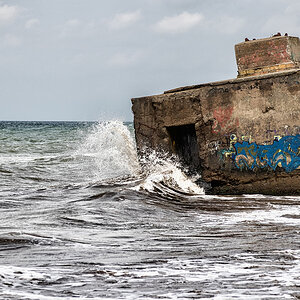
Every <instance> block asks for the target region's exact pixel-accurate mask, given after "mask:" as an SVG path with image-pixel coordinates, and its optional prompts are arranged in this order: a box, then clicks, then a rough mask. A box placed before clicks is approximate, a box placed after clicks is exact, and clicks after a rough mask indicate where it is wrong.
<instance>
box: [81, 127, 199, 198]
mask: <svg viewBox="0 0 300 300" xmlns="http://www.w3.org/2000/svg"><path fill="white" fill-rule="evenodd" d="M77 153H80V154H81V155H82V156H83V157H84V158H85V159H87V160H89V163H90V171H91V173H93V175H94V176H95V177H96V178H97V180H98V181H100V182H105V181H109V182H110V184H111V183H112V181H114V182H115V183H116V184H117V183H118V182H119V181H121V180H124V178H125V177H126V178H130V179H131V180H135V181H136V180H138V185H136V186H135V187H133V188H134V189H135V190H137V191H140V190H143V191H148V192H153V191H162V190H164V189H168V191H169V192H172V191H174V192H181V193H187V194H204V190H203V189H202V188H201V187H199V186H198V185H197V184H195V182H194V180H195V178H191V177H188V176H187V175H186V174H185V172H184V169H183V167H182V166H181V164H180V163H179V161H178V159H176V157H174V156H173V157H172V156H170V155H167V154H166V153H159V152H156V151H154V150H149V149H147V150H146V151H144V154H143V156H142V157H141V158H140V160H139V159H138V155H137V151H136V146H135V141H134V136H133V133H131V132H130V130H129V128H128V126H126V125H124V124H123V123H122V122H120V121H110V122H103V123H98V124H97V125H95V126H94V127H93V128H92V130H91V132H90V134H89V135H88V136H87V138H86V139H85V141H84V142H83V143H82V145H81V146H80V148H79V150H78V151H77ZM86 163H87V162H86Z"/></svg>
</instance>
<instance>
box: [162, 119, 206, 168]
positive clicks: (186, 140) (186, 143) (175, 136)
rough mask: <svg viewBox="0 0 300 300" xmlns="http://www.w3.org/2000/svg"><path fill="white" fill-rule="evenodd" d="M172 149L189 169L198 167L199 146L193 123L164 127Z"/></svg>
mask: <svg viewBox="0 0 300 300" xmlns="http://www.w3.org/2000/svg"><path fill="white" fill-rule="evenodd" d="M166 128H167V131H168V133H169V136H170V142H171V145H172V150H173V152H175V153H176V154H177V155H178V156H179V158H180V159H181V160H182V162H183V163H184V164H185V165H186V166H188V167H189V169H190V170H191V171H196V170H199V169H200V159H199V148H198V142H197V135H196V130H195V124H186V125H180V126H169V127H166Z"/></svg>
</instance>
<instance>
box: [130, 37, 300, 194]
mask: <svg viewBox="0 0 300 300" xmlns="http://www.w3.org/2000/svg"><path fill="white" fill-rule="evenodd" d="M235 52H236V59H237V66H238V78H235V79H228V80H225V81H219V82H209V83H202V84H196V85H193V86H185V87H179V88H175V89H172V90H168V91H165V92H164V93H163V94H160V95H153V96H147V97H141V98H133V99H132V104H133V106H132V110H133V113H134V127H135V133H136V142H137V149H138V151H140V149H143V148H144V147H145V146H146V147H150V148H153V149H158V150H160V149H162V150H164V151H169V152H170V153H176V154H177V155H178V156H179V157H181V159H182V161H183V162H184V165H185V166H188V167H189V168H190V169H192V170H196V171H199V174H200V175H201V183H202V181H203V182H205V183H206V184H207V187H206V192H207V193H210V194H249V193H263V194H272V195H300V123H299V120H300V41H299V39H298V38H297V37H290V36H274V37H271V38H267V39H259V40H253V41H245V42H243V43H239V44H237V45H236V46H235Z"/></svg>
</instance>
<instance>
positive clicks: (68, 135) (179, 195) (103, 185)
mask: <svg viewBox="0 0 300 300" xmlns="http://www.w3.org/2000/svg"><path fill="white" fill-rule="evenodd" d="M186 174H187V173H186V172H185V169H184V168H183V167H182V166H181V165H180V162H179V161H178V159H176V157H169V156H168V155H166V154H165V153H158V152H154V151H153V150H150V149H148V150H147V151H145V153H144V154H143V156H142V157H140V158H138V156H137V152H136V147H135V138H134V128H133V124H132V123H123V122H120V121H110V122H0V299H5V300H6V299H7V300H19V299H26V300H27V299H28V300H31V299H36V300H61V299H85V300H87V299H89V300H90V299H128V300H129V299H228V300H231V299H251V300H255V299H261V300H262V299H264V300H266V299H300V197H292V196H282V197H275V196H268V195H261V194H257V195H241V196H230V195H228V196H214V195H206V194H205V192H204V189H203V188H202V187H201V186H198V185H196V184H195V180H197V179H199V178H196V177H190V176H188V175H186Z"/></svg>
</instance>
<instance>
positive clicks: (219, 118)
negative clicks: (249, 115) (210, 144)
mask: <svg viewBox="0 0 300 300" xmlns="http://www.w3.org/2000/svg"><path fill="white" fill-rule="evenodd" d="M213 117H214V123H213V125H212V132H213V133H220V132H230V131H233V130H234V129H235V128H236V127H238V126H239V121H238V119H237V118H235V117H234V116H233V107H225V108H223V107H218V108H217V109H215V110H214V112H213Z"/></svg>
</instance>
